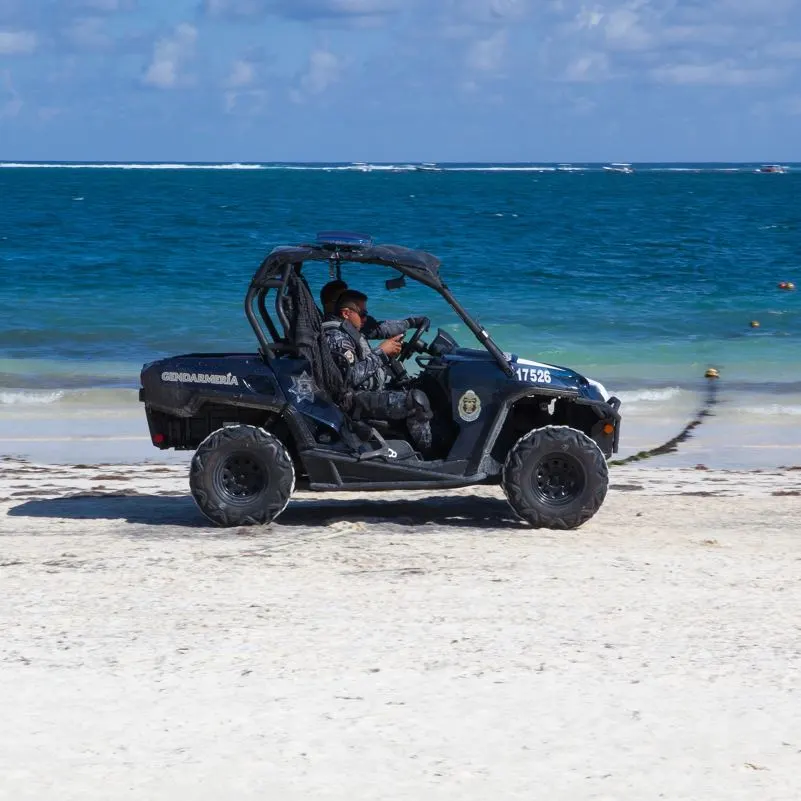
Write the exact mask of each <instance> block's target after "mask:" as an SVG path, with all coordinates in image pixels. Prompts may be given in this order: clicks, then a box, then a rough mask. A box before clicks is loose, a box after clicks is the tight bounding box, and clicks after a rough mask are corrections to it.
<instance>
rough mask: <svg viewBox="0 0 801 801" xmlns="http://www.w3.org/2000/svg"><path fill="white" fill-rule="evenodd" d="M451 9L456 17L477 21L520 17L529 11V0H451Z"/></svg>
mask: <svg viewBox="0 0 801 801" xmlns="http://www.w3.org/2000/svg"><path fill="white" fill-rule="evenodd" d="M423 8H424V9H425V8H426V6H423ZM451 10H452V15H453V16H454V17H456V18H462V19H464V18H466V19H468V20H473V21H476V22H481V21H492V20H511V19H520V18H521V17H524V16H525V15H526V14H527V12H528V11H529V0H451Z"/></svg>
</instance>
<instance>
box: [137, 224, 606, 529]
mask: <svg viewBox="0 0 801 801" xmlns="http://www.w3.org/2000/svg"><path fill="white" fill-rule="evenodd" d="M369 266H373V267H379V268H382V269H388V270H391V271H392V277H390V278H389V279H388V280H387V281H386V287H387V289H398V288H400V287H402V286H404V285H405V281H406V279H412V280H415V281H418V282H420V283H421V284H424V285H425V286H427V287H429V288H431V289H433V290H434V291H435V292H438V293H439V294H440V295H441V296H442V297H443V298H444V299H445V300H446V301H447V302H448V303H449V304H450V306H451V307H452V308H453V310H454V311H455V312H456V314H457V315H458V316H459V317H460V318H461V320H462V321H463V322H464V324H465V325H466V326H467V328H468V329H469V330H470V331H471V332H472V333H473V334H474V335H475V338H476V340H477V341H478V344H479V346H480V347H473V348H468V347H462V346H461V345H459V344H458V343H457V342H456V340H455V339H454V338H453V337H452V336H451V335H450V334H449V333H448V332H447V331H444V330H442V329H441V328H440V329H439V330H438V331H437V333H436V335H434V336H433V337H428V339H429V341H427V342H426V341H424V339H423V337H424V335H426V333H427V331H428V329H429V322H428V320H424V322H423V323H421V325H420V326H418V327H417V328H416V329H415V330H414V331H413V332H412V334H411V336H410V337H409V339H408V340H407V341H406V342H405V343H404V345H403V349H402V350H401V352H400V354H399V356H398V358H397V359H396V360H394V361H393V363H392V372H393V384H394V386H397V387H399V388H401V387H402V388H410V387H414V388H417V389H421V390H422V391H424V392H425V393H426V395H427V397H428V399H429V401H430V404H431V409H432V412H433V419H432V421H431V425H432V433H433V441H434V452H433V453H431V454H426V456H425V458H424V457H423V456H422V455H421V454H420V453H418V452H416V451H415V450H414V448H413V446H412V445H411V443H410V442H409V441H408V435H407V433H406V429H405V427H404V426H403V424H402V423H393V422H391V421H384V420H371V419H365V418H363V417H360V415H359V414H358V405H357V404H355V403H354V398H353V397H352V396H351V395H349V394H348V393H346V392H345V391H344V389H343V381H342V376H341V374H340V373H339V371H338V370H337V368H336V365H335V364H334V362H333V360H332V357H331V353H330V351H329V350H328V346H327V344H326V340H325V337H324V335H323V333H322V322H323V321H322V316H321V313H320V311H319V309H318V308H317V306H316V305H315V302H314V299H313V296H312V294H311V291H310V289H309V286H308V284H307V282H306V274H307V273H311V271H312V270H313V269H314V268H317V269H318V277H319V276H320V274H322V277H323V278H325V277H326V276H325V272H326V271H327V274H328V276H331V277H333V276H336V277H338V278H341V277H342V274H343V273H342V271H343V268H345V269H347V270H348V271H349V275H352V274H354V273H357V272H358V271H360V270H362V269H365V268H367V267H369ZM321 267H322V268H323V269H322V270H321V269H320V268H321ZM352 283H353V284H358V280H353V281H352ZM268 303H269V305H271V306H272V313H271V312H270V311H269V310H268ZM245 315H246V317H247V319H248V321H249V323H250V325H251V326H252V328H253V332H254V333H255V335H256V339H257V342H258V349H257V350H256V351H254V352H251V353H219V354H209V353H193V354H187V355H181V356H174V357H170V358H167V359H162V360H159V361H155V362H151V363H149V364H146V365H144V367H143V369H142V373H141V389H140V392H139V398H140V400H141V401H142V402H143V403H144V404H145V411H146V414H147V421H148V425H149V429H150V435H151V439H152V442H153V444H154V445H155V446H156V447H158V448H162V449H164V448H174V449H176V450H194V451H195V453H194V456H193V458H192V462H191V467H190V477H189V483H190V488H191V492H192V495H193V497H194V499H195V501H196V503H197V505H198V506H199V508H200V510H201V511H202V512H203V514H205V515H206V516H207V517H208V518H209V519H210V520H211V521H213V522H214V523H216V524H218V525H222V526H241V525H258V524H265V523H269V522H271V521H272V520H274V519H275V518H276V517H278V515H279V514H280V513H281V512H282V511H283V510H284V508H285V507H286V505H287V504H288V503H289V500H290V498H291V496H292V493H293V492H294V491H295V489H296V488H305V489H311V490H332V491H336V490H348V491H354V490H365V491H372V490H384V489H394V490H397V489H403V488H408V489H429V488H430V489H443V488H452V487H464V486H470V485H473V484H500V485H501V486H502V488H503V490H504V492H505V493H506V497H507V499H508V501H509V504H510V505H511V507H512V509H513V510H514V511H515V512H516V513H517V515H518V516H519V517H520V518H522V519H523V520H524V521H527V522H528V523H530V524H531V525H533V526H535V527H545V528H554V529H569V528H575V527H577V526H580V525H581V524H582V523H584V522H586V521H587V520H589V519H590V518H591V517H592V516H593V515H594V514H595V513H596V512H597V511H598V509H599V508H600V506H601V504H602V503H603V501H604V498H605V496H606V492H607V487H608V470H607V463H606V457H609V456H611V454H613V453H615V452H616V451H617V448H618V441H619V437H620V412H619V408H620V401H619V400H618V399H617V398H615V397H610V396H609V395H608V394H607V393H606V390H605V389H604V388H603V386H602V385H601V384H599V383H597V382H594V381H591V380H589V379H587V378H585V377H584V376H582V375H579V374H578V373H577V372H575V371H573V370H570V369H568V368H566V367H559V366H556V365H551V364H544V363H541V362H536V361H529V360H526V359H523V358H520V357H518V356H517V355H515V354H511V353H504V352H502V351H501V350H500V348H499V347H498V346H497V345H496V344H495V342H494V341H493V340H492V338H491V337H490V335H489V333H488V332H487V331H486V330H485V329H484V328H482V326H481V325H480V324H479V323H478V322H476V321H475V320H474V319H473V318H472V317H471V316H470V315H469V314H468V312H467V311H466V310H465V309H464V308H462V306H461V305H460V304H459V302H458V301H457V300H456V298H455V297H454V296H453V294H452V293H451V291H450V289H449V288H448V287H447V285H446V284H445V282H444V281H443V279H442V277H441V275H440V262H439V260H438V259H437V258H436V257H435V256H433V255H431V254H430V253H426V252H424V251H420V250H412V249H409V248H405V247H400V246H397V245H381V244H376V243H374V242H373V240H372V239H371V238H370V237H368V236H362V235H359V234H352V233H341V232H328V233H324V234H320V235H318V237H317V239H316V241H314V242H312V243H309V244H301V245H295V246H282V247H277V248H275V249H274V250H273V251H272V252H271V253H270V254H269V255H268V256H267V257H266V258H265V259H264V261H263V262H262V264H261V265H260V266H259V268H258V270H257V271H256V273H255V275H254V276H253V279H252V280H251V282H250V286H249V288H248V291H247V295H246V298H245ZM412 357H414V358H415V361H416V363H417V365H418V367H419V372H418V374H417V375H415V376H414V377H412V376H410V375H409V373H408V371H407V370H406V364H407V363H408V361H409V360H410V359H411V358H412Z"/></svg>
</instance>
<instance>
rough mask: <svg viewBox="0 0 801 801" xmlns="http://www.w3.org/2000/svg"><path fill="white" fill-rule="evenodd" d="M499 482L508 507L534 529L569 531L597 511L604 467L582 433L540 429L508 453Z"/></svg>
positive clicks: (599, 454)
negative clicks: (500, 481)
mask: <svg viewBox="0 0 801 801" xmlns="http://www.w3.org/2000/svg"><path fill="white" fill-rule="evenodd" d="M502 484H503V489H504V492H505V493H506V497H507V499H508V501H509V504H510V506H511V507H512V509H514V511H515V512H516V513H517V514H518V515H519V516H520V517H522V518H523V520H526V521H527V522H529V523H531V525H532V526H534V527H535V528H555V529H571V528H578V527H579V526H580V525H582V523H586V522H587V521H588V520H589V519H590V518H591V517H592V516H593V515H594V514H595V513H596V512H597V511H598V510H599V509H600V508H601V504H602V503H603V502H604V498H605V497H606V491H607V489H608V487H609V469H608V467H607V465H606V459H605V458H604V455H603V453H602V452H601V449H600V448H599V447H598V445H596V443H595V442H594V441H593V440H592V439H590V438H589V437H588V436H587V435H586V434H584V433H583V432H582V431H578V430H577V429H575V428H570V427H568V426H545V427H544V428H537V429H534V431H531V432H530V433H528V434H526V435H525V436H523V437H521V438H520V439H519V440H518V441H517V442H516V443H515V445H514V446H513V447H512V450H511V451H509V455H508V456H507V457H506V463H505V464H504V467H503V476H502Z"/></svg>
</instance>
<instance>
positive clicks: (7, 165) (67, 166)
mask: <svg viewBox="0 0 801 801" xmlns="http://www.w3.org/2000/svg"><path fill="white" fill-rule="evenodd" d="M0 169H38V170H42V169H51V170H263V169H264V165H262V164H240V163H231V164H182V163H170V162H165V163H160V164H155V163H154V164H149V163H126V164H122V163H121V164H114V163H109V164H92V163H78V162H75V163H72V162H65V163H58V164H56V163H53V164H48V163H46V162H27V161H3V162H0Z"/></svg>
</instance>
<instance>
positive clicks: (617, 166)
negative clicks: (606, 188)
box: [604, 162, 634, 173]
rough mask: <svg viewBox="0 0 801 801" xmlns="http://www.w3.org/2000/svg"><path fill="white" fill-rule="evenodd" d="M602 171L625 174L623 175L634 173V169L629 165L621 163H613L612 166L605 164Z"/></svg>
mask: <svg viewBox="0 0 801 801" xmlns="http://www.w3.org/2000/svg"><path fill="white" fill-rule="evenodd" d="M604 169H605V170H606V171H607V172H625V173H632V172H634V167H632V166H631V164H624V163H622V162H614V163H613V164H606V165H604Z"/></svg>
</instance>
